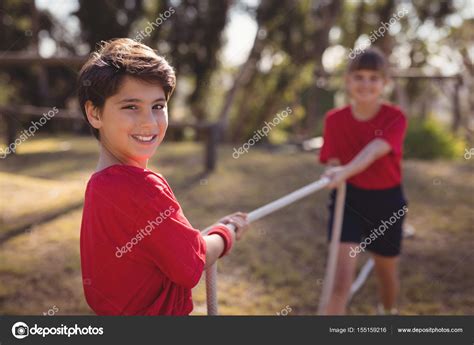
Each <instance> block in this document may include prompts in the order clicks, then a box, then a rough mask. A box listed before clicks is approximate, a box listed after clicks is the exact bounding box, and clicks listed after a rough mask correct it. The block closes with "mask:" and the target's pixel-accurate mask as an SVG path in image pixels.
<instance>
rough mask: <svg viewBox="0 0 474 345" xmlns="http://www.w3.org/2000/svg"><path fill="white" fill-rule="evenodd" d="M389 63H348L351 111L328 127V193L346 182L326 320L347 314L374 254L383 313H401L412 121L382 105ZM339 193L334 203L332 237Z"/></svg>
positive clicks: (372, 55) (374, 53) (375, 59)
mask: <svg viewBox="0 0 474 345" xmlns="http://www.w3.org/2000/svg"><path fill="white" fill-rule="evenodd" d="M386 83H387V62H386V59H385V57H384V56H383V54H382V53H381V52H380V51H379V50H377V49H370V50H367V51H365V52H363V53H361V54H360V55H358V56H356V57H355V58H354V59H353V60H351V61H350V63H349V66H348V71H347V73H346V76H345V84H346V89H347V92H348V94H349V97H350V99H351V104H350V105H348V106H345V107H343V108H339V109H333V110H331V111H329V112H328V113H327V115H326V117H325V122H324V144H323V147H322V149H321V153H320V157H319V159H320V161H321V163H324V164H327V165H328V169H327V170H326V171H325V173H324V176H326V177H329V178H330V179H331V182H330V185H329V188H336V187H337V186H339V185H340V184H341V183H343V182H347V193H346V200H345V206H344V221H343V225H342V234H341V243H340V246H339V253H338V262H337V268H336V278H335V284H334V288H333V291H332V293H331V297H330V300H329V303H328V305H327V308H326V310H325V313H326V314H344V313H345V311H346V304H347V300H348V296H349V292H350V287H351V284H352V281H353V280H354V274H355V269H356V260H357V256H358V254H359V253H360V252H364V251H365V250H368V251H370V252H371V254H372V256H373V258H374V262H375V272H376V275H377V278H378V283H379V298H380V301H381V304H379V312H380V313H395V312H396V308H395V306H396V300H397V296H398V292H399V277H398V264H399V254H400V248H401V239H402V223H403V219H404V217H405V214H406V213H407V212H408V208H407V202H406V200H405V197H404V194H403V190H402V186H401V180H402V177H401V159H402V151H403V139H404V136H405V131H406V127H407V121H406V118H405V115H404V114H403V112H402V111H401V110H400V109H399V108H397V107H396V106H393V105H391V104H387V103H384V102H382V101H381V95H382V92H383V89H384V86H385V85H386ZM334 200H335V191H333V192H332V193H331V197H330V203H329V212H330V217H329V224H328V232H329V238H331V228H332V223H333V215H334Z"/></svg>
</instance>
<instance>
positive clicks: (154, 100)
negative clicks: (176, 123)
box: [86, 76, 168, 167]
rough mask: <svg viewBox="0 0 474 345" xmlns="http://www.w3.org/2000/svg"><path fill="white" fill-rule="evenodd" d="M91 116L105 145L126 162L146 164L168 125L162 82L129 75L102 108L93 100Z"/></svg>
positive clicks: (89, 115)
mask: <svg viewBox="0 0 474 345" xmlns="http://www.w3.org/2000/svg"><path fill="white" fill-rule="evenodd" d="M86 110H87V118H88V120H89V122H90V123H91V125H92V126H93V127H94V128H96V129H98V130H99V132H100V142H101V144H102V146H103V147H104V148H105V149H106V150H107V151H108V152H109V153H111V154H112V155H113V156H114V157H115V158H116V159H118V160H119V161H120V162H122V163H124V164H130V165H138V166H141V167H146V164H147V162H148V159H149V158H150V157H151V156H152V155H153V154H154V153H155V151H156V149H157V147H158V145H159V144H160V143H161V142H162V140H163V138H164V136H165V133H166V129H167V127H168V109H167V102H166V97H165V93H164V91H163V88H162V87H161V86H160V85H158V84H151V83H147V82H145V81H142V80H139V79H136V78H133V77H129V76H126V77H124V79H123V80H122V82H121V85H120V87H119V89H118V91H117V93H115V94H114V95H113V96H111V97H109V98H107V100H106V101H105V104H104V106H103V108H102V110H101V111H99V109H98V108H95V107H94V106H93V105H92V103H91V102H90V101H89V102H88V103H86Z"/></svg>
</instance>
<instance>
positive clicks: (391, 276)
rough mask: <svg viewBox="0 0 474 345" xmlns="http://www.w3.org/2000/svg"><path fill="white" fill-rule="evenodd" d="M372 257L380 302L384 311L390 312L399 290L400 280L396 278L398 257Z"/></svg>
mask: <svg viewBox="0 0 474 345" xmlns="http://www.w3.org/2000/svg"><path fill="white" fill-rule="evenodd" d="M372 255H373V258H374V262H375V273H376V275H377V280H378V291H379V298H380V301H381V302H382V304H383V306H384V308H385V310H392V308H395V305H396V302H397V297H398V293H399V290H400V280H399V277H398V263H399V256H390V257H388V256H382V255H378V254H372Z"/></svg>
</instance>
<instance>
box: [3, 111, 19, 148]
mask: <svg viewBox="0 0 474 345" xmlns="http://www.w3.org/2000/svg"><path fill="white" fill-rule="evenodd" d="M2 116H3V118H4V119H5V125H6V137H5V139H6V146H9V145H10V144H12V143H14V142H15V139H16V134H17V130H18V124H17V123H16V119H15V118H14V117H13V114H11V113H8V112H3V113H2ZM10 154H12V155H13V154H15V151H11V152H10Z"/></svg>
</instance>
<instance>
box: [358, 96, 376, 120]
mask: <svg viewBox="0 0 474 345" xmlns="http://www.w3.org/2000/svg"><path fill="white" fill-rule="evenodd" d="M380 106H381V102H380V101H377V102H374V103H360V102H353V103H352V105H351V107H352V112H353V114H354V116H355V117H356V118H357V119H360V120H369V119H371V118H373V117H374V116H375V115H376V114H377V113H378V111H379V109H380Z"/></svg>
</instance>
